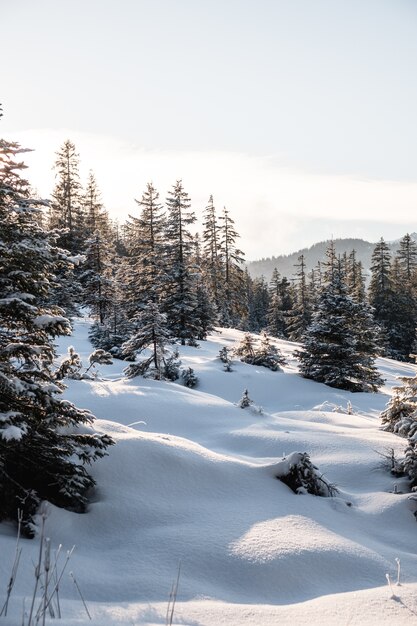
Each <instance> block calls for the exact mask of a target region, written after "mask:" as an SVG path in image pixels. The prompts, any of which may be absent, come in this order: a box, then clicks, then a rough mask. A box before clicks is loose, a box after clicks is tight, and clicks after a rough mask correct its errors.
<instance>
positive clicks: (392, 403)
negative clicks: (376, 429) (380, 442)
mask: <svg viewBox="0 0 417 626" xmlns="http://www.w3.org/2000/svg"><path fill="white" fill-rule="evenodd" d="M399 380H400V381H401V383H402V384H401V385H397V386H396V387H394V388H393V391H394V393H393V395H392V396H391V398H390V400H389V402H388V404H387V406H386V407H385V409H384V410H383V411H382V413H381V419H382V428H383V429H384V430H387V431H389V432H392V433H396V434H397V435H400V436H401V437H413V436H414V435H415V433H416V432H417V376H400V377H399Z"/></svg>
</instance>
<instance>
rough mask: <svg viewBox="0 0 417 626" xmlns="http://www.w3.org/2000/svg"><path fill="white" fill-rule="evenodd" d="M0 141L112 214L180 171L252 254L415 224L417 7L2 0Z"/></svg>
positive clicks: (264, 0)
mask: <svg viewBox="0 0 417 626" xmlns="http://www.w3.org/2000/svg"><path fill="white" fill-rule="evenodd" d="M0 12H1V22H2V35H1V37H2V63H1V66H0V79H1V80H0V102H2V103H3V109H4V118H3V120H2V122H1V125H0V134H1V136H4V137H6V138H8V139H15V140H18V141H20V142H21V143H22V145H24V146H28V147H31V148H34V149H35V152H34V153H32V154H31V155H30V156H29V157H28V158H27V162H28V164H29V165H30V169H29V172H28V176H29V178H30V180H31V182H32V183H33V184H34V186H36V187H37V188H38V190H39V191H40V193H42V194H43V195H46V196H47V195H49V194H50V193H51V191H52V188H53V184H54V173H53V171H52V169H51V168H52V164H53V161H54V152H55V151H56V150H57V149H58V148H59V146H60V145H61V144H62V143H63V141H64V140H65V139H66V138H70V139H72V141H74V142H75V144H76V146H77V149H78V151H79V153H80V157H81V172H82V175H83V176H84V177H85V176H86V175H87V172H88V170H89V169H90V168H92V169H93V170H94V171H95V173H96V176H97V179H98V182H99V185H100V187H101V189H102V195H103V199H104V201H105V204H106V206H107V208H108V209H109V211H110V212H111V213H112V215H114V216H117V215H118V216H119V217H120V219H124V217H125V216H126V214H127V213H129V212H130V213H132V212H135V210H136V206H135V203H134V201H133V198H135V197H136V198H139V197H140V196H141V194H142V191H143V189H144V187H145V185H146V182H148V181H149V180H152V181H153V183H154V185H155V186H156V187H157V188H158V190H159V191H160V193H161V196H162V197H165V195H166V191H167V190H168V188H169V187H170V186H171V185H172V184H173V183H174V182H175V180H176V179H178V178H182V179H183V182H184V186H185V188H186V190H188V192H189V194H190V196H191V198H192V200H193V207H194V209H195V211H196V213H197V214H201V211H202V209H203V208H204V206H205V205H206V203H207V199H208V197H209V195H210V194H213V195H214V199H215V204H216V206H217V207H218V208H219V209H221V207H222V206H223V205H226V206H227V208H228V209H229V210H230V213H231V215H232V217H234V219H235V222H236V226H237V229H238V231H239V232H240V233H241V235H242V240H241V242H240V245H241V247H242V248H243V249H244V250H245V252H246V255H247V257H248V258H249V259H254V258H259V257H262V256H269V255H272V254H280V253H288V252H292V251H294V250H297V249H299V248H301V247H303V246H305V245H311V244H313V243H314V242H315V241H318V240H321V239H327V238H329V237H331V236H334V237H340V236H359V237H363V238H367V239H370V240H376V239H378V238H379V237H380V236H381V235H382V236H384V237H385V238H386V239H395V238H397V237H399V236H401V235H403V234H404V233H405V232H407V231H409V232H411V231H414V230H417V211H416V208H417V124H416V115H417V80H416V67H417V36H416V35H417V2H416V0H59V1H57V0H36V1H33V0H0Z"/></svg>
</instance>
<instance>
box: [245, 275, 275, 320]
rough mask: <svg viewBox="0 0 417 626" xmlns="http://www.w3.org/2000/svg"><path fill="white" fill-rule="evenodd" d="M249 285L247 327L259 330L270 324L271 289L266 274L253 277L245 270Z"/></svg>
mask: <svg viewBox="0 0 417 626" xmlns="http://www.w3.org/2000/svg"><path fill="white" fill-rule="evenodd" d="M245 281H246V285H247V288H246V289H247V299H248V319H247V328H248V329H249V330H250V331H252V332H259V331H261V330H263V329H264V328H267V326H268V310H269V289H268V284H267V282H266V280H265V277H264V276H261V277H257V278H253V279H252V278H251V277H250V275H249V273H248V272H247V270H245Z"/></svg>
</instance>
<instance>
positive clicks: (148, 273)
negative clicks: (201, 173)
mask: <svg viewBox="0 0 417 626" xmlns="http://www.w3.org/2000/svg"><path fill="white" fill-rule="evenodd" d="M136 203H137V205H138V206H139V207H140V209H141V212H140V215H139V217H133V216H130V219H129V221H128V223H127V225H126V227H127V231H128V244H127V247H128V257H127V259H126V271H125V273H124V280H125V294H126V300H127V302H126V304H127V311H128V315H129V316H133V315H135V314H136V313H139V312H140V311H141V310H142V309H143V308H144V307H146V305H147V302H148V301H149V300H150V301H152V302H155V303H159V302H160V299H161V293H162V290H163V253H164V237H165V233H164V228H165V214H164V210H163V207H162V204H161V203H160V201H159V193H158V191H157V190H156V189H155V187H154V186H153V184H152V183H148V184H147V186H146V189H145V191H144V193H143V194H142V198H141V199H140V200H136Z"/></svg>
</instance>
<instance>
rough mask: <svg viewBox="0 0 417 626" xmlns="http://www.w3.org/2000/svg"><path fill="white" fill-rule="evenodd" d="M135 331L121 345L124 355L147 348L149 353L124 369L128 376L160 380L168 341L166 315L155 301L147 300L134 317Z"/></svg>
mask: <svg viewBox="0 0 417 626" xmlns="http://www.w3.org/2000/svg"><path fill="white" fill-rule="evenodd" d="M135 322H136V326H137V329H138V330H137V331H136V333H135V334H134V335H133V337H131V338H130V339H129V340H128V341H126V342H125V343H124V344H123V346H122V352H123V354H124V356H135V355H137V354H142V352H144V351H145V350H146V349H147V348H149V354H148V356H146V357H145V358H144V359H142V360H141V361H139V362H134V363H132V364H131V365H129V366H128V367H127V368H126V369H125V374H126V376H127V377H128V378H133V377H134V376H139V375H140V376H144V375H148V376H152V377H153V378H155V379H157V380H160V379H163V378H164V367H165V364H166V359H165V356H166V346H167V344H168V343H170V334H169V331H168V329H167V323H166V316H165V314H164V313H161V312H160V310H159V307H158V304H157V303H156V302H153V301H152V300H149V301H148V303H147V306H146V307H145V308H143V309H142V310H141V311H140V312H139V313H138V314H137V317H136V320H135Z"/></svg>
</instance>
